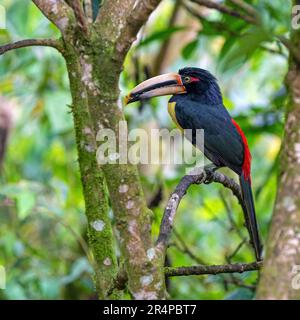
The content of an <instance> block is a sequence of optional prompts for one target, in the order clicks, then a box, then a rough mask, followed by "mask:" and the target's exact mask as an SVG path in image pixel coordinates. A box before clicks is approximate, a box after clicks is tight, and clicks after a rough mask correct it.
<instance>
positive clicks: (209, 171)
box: [203, 163, 218, 184]
mask: <svg viewBox="0 0 300 320" xmlns="http://www.w3.org/2000/svg"><path fill="white" fill-rule="evenodd" d="M217 169H218V167H217V166H216V165H215V164H213V163H210V164H207V165H206V166H205V167H204V172H205V179H204V181H203V183H205V184H210V183H212V177H213V174H214V172H215V171H216V170H217Z"/></svg>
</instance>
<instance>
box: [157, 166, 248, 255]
mask: <svg viewBox="0 0 300 320" xmlns="http://www.w3.org/2000/svg"><path fill="white" fill-rule="evenodd" d="M197 170H199V168H197ZM203 182H209V183H210V182H216V183H220V184H222V185H223V186H224V187H226V188H228V189H230V190H231V191H232V193H233V194H234V195H235V196H236V197H237V199H238V201H239V203H240V205H241V206H242V208H243V212H245V210H246V209H245V206H244V202H243V198H242V194H241V191H240V186H239V185H238V184H237V183H236V182H235V181H234V180H233V179H230V178H228V177H227V176H225V175H224V174H222V173H219V172H213V171H211V166H210V165H209V166H206V167H204V168H203V169H202V171H201V172H198V173H197V174H189V175H186V176H184V177H183V178H182V179H181V180H180V182H179V183H178V185H177V186H176V188H175V190H174V192H173V193H172V194H171V196H170V198H169V201H168V203H167V206H166V209H165V212H164V215H163V218H162V222H161V225H160V232H159V236H158V240H157V243H156V246H157V248H159V249H160V250H162V251H165V250H166V248H167V245H168V240H169V238H170V235H171V230H172V226H173V222H174V218H175V214H176V211H177V208H178V206H179V203H180V201H181V199H182V197H183V196H184V195H185V194H186V192H187V189H188V188H189V187H190V185H192V184H201V183H203ZM245 216H246V215H245ZM247 225H248V223H247Z"/></svg>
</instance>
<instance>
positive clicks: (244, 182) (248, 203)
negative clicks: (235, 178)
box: [240, 174, 262, 261]
mask: <svg viewBox="0 0 300 320" xmlns="http://www.w3.org/2000/svg"><path fill="white" fill-rule="evenodd" d="M240 185H241V189H242V196H243V199H244V203H245V208H244V213H245V219H246V225H247V228H248V231H249V235H250V239H251V242H252V245H253V248H254V251H255V256H256V259H257V260H258V261H259V260H261V251H262V245H261V242H260V238H259V232H258V226H257V221H256V215H255V207H254V201H253V194H252V189H251V179H250V178H248V179H246V178H245V177H244V174H242V175H241V176H240Z"/></svg>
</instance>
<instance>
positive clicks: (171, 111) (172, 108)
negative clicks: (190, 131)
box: [168, 102, 183, 130]
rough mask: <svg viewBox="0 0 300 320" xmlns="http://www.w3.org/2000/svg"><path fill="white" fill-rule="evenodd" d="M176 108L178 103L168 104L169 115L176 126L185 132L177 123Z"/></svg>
mask: <svg viewBox="0 0 300 320" xmlns="http://www.w3.org/2000/svg"><path fill="white" fill-rule="evenodd" d="M175 106H176V102H169V103H168V112H169V115H170V116H171V118H172V120H173V121H174V122H175V124H176V126H177V127H178V128H179V129H180V130H183V128H182V127H181V126H180V125H179V123H178V122H177V119H176V114H175Z"/></svg>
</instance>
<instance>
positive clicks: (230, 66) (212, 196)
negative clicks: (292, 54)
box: [0, 0, 290, 299]
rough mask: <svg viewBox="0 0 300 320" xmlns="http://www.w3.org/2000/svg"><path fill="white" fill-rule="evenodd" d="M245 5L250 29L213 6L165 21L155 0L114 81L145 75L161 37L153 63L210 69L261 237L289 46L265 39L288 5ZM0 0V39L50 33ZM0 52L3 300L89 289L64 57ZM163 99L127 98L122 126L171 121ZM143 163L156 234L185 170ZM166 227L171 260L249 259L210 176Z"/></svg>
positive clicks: (238, 219) (235, 287) (31, 12)
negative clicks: (242, 153)
mask: <svg viewBox="0 0 300 320" xmlns="http://www.w3.org/2000/svg"><path fill="white" fill-rule="evenodd" d="M248 2H250V3H253V5H254V6H255V7H256V8H257V9H258V11H259V13H260V15H261V20H262V25H261V26H259V27H258V26H255V27H254V26H249V24H247V23H245V22H244V21H241V20H238V19H236V18H234V17H230V16H225V15H222V14H220V13H218V12H216V11H209V12H207V11H205V12H204V13H203V15H204V18H202V19H200V20H199V18H196V17H195V16H193V15H191V14H190V13H187V11H186V10H185V9H184V8H179V12H178V13H177V19H176V21H175V23H174V22H173V24H172V25H170V17H171V16H172V14H173V13H174V1H172V0H165V1H163V3H162V4H161V6H160V7H159V9H158V10H157V11H156V12H155V13H154V14H153V15H152V16H151V19H150V20H149V22H148V24H147V26H146V27H144V28H143V29H142V31H141V33H140V35H139V38H138V40H137V42H136V43H135V45H134V46H133V48H132V49H131V51H130V53H129V55H128V57H127V59H126V62H125V68H124V72H123V75H122V78H121V81H120V85H121V89H122V94H123V95H124V94H125V93H126V92H127V91H128V90H129V89H130V88H132V87H133V86H134V85H135V84H136V82H139V81H142V80H144V79H145V78H146V77H147V76H149V74H150V75H151V72H152V67H153V64H154V63H155V61H156V60H157V59H156V57H157V55H158V53H159V52H160V51H161V48H162V46H163V45H165V44H166V43H168V50H167V51H166V52H165V53H164V56H163V59H160V60H162V61H160V62H161V64H162V66H161V69H162V70H161V71H163V72H167V71H177V70H178V69H179V68H181V67H184V66H187V65H189V66H199V67H202V68H206V69H208V70H210V71H211V72H212V73H214V74H216V76H217V78H218V79H219V83H220V86H221V88H222V91H223V95H224V103H225V105H226V106H227V107H228V109H229V110H230V113H231V114H232V115H233V116H234V118H235V119H236V121H237V122H238V123H239V124H240V125H241V127H242V128H243V130H244V131H245V134H246V136H247V137H248V140H249V144H250V148H251V151H252V157H253V165H252V171H253V187H254V192H255V198H256V207H257V213H258V220H259V224H260V226H261V232H262V235H263V238H264V239H265V238H266V234H267V229H268V224H269V221H270V216H271V213H272V207H273V202H274V198H275V193H276V172H277V158H278V152H279V147H280V141H281V136H282V130H283V114H284V100H285V97H286V94H285V88H284V86H283V80H284V76H285V73H286V69H287V52H286V50H285V48H283V47H282V45H280V44H279V43H278V42H277V41H276V39H275V38H274V36H276V35H285V34H286V33H287V32H288V28H289V23H290V20H289V19H290V18H289V12H290V10H289V9H290V8H288V6H283V5H282V3H281V1H279V0H276V1H272V2H270V1H267V0H263V1H248ZM1 4H3V5H4V7H5V8H6V10H7V30H1V31H0V44H4V43H7V42H11V41H14V40H19V39H23V38H35V37H37V38H43V37H58V36H59V33H58V31H57V30H56V28H55V27H54V26H53V25H51V24H50V23H49V22H48V21H47V20H46V19H45V18H44V17H43V16H42V14H41V13H40V12H39V11H38V9H37V8H36V7H35V6H34V5H33V4H32V3H31V1H27V0H26V1H24V0H4V1H2V2H1ZM228 4H229V1H228ZM0 59H1V60H0V90H1V91H0V97H4V99H5V101H7V103H9V105H10V106H11V107H10V111H11V117H12V118H13V126H12V128H11V132H10V137H9V142H8V148H7V153H6V158H5V162H4V165H3V169H2V171H1V176H0V179H1V180H0V181H1V184H0V265H3V266H5V268H6V272H7V284H6V289H5V290H0V298H2V299H13V298H16V299H39V298H44V299H65V298H75V299H90V298H94V296H95V293H94V291H93V282H92V274H93V272H92V268H91V266H90V265H89V262H88V259H87V254H86V253H87V252H86V248H85V243H86V219H85V216H84V202H83V198H82V189H81V184H80V179H79V178H80V177H79V169H78V163H77V155H76V146H75V139H74V132H73V122H72V115H71V114H70V112H69V108H68V104H70V103H71V97H70V93H69V86H68V79H67V73H66V68H65V65H64V61H63V59H62V57H61V56H60V55H59V54H58V53H57V52H55V51H54V50H53V49H50V48H39V47H34V48H28V49H20V50H17V51H14V52H10V53H7V54H6V55H4V56H1V58H0ZM167 99H168V98H159V99H154V100H153V101H151V102H147V103H144V104H143V105H140V106H139V108H137V107H136V108H135V107H134V106H132V107H128V108H127V109H126V112H125V114H126V118H127V120H128V122H129V127H130V128H135V127H149V125H151V126H152V127H153V126H154V127H157V128H163V127H167V128H173V127H174V124H173V123H172V122H171V119H170V118H169V116H168V113H167V108H166V104H167ZM0 108H1V106H0ZM140 171H141V175H142V182H143V186H144V190H145V194H146V196H147V200H148V201H149V202H150V201H151V200H154V198H155V195H156V198H157V199H156V200H157V201H153V203H154V202H156V203H155V205H154V208H153V211H154V225H153V234H154V236H156V235H157V232H158V228H159V223H160V219H161V215H162V212H163V208H164V205H165V203H166V201H167V198H168V195H169V193H170V192H171V191H172V190H173V189H174V187H175V186H176V184H177V183H178V181H179V179H180V177H182V176H183V175H184V174H185V167H184V166H176V167H175V166H174V167H167V166H153V167H145V166H143V167H141V168H140ZM225 172H226V173H227V174H229V175H231V176H234V175H233V174H232V173H230V172H229V171H228V170H227V171H226V170H225ZM160 189H161V190H162V192H161V193H160V192H159V191H160ZM175 230H176V234H175V235H173V237H172V239H171V245H170V248H169V251H168V260H169V263H170V264H171V265H172V266H182V265H192V264H196V263H199V261H200V262H204V263H207V264H218V263H226V262H227V261H229V260H230V261H232V262H250V261H252V260H253V254H252V250H251V248H250V247H249V245H247V244H246V243H244V244H243V245H242V246H241V248H240V250H238V252H237V253H236V254H235V255H234V257H232V258H231V259H230V256H231V255H232V253H234V251H235V249H236V248H237V247H238V246H239V244H240V243H241V242H243V241H244V238H247V236H248V235H247V232H246V229H245V228H244V227H243V215H242V212H241V209H240V207H239V206H238V204H237V201H236V200H235V199H234V198H233V197H232V195H231V193H230V192H229V191H227V190H224V189H223V188H222V187H220V186H218V185H216V184H212V185H202V186H192V187H191V188H190V190H189V192H188V194H187V196H186V197H185V198H184V199H183V201H182V202H181V205H180V208H179V210H178V215H177V217H176V224H175ZM186 247H187V248H188V250H186ZM187 251H191V252H192V253H193V254H194V255H195V256H196V257H197V258H196V259H195V258H192V255H191V252H187ZM256 280H257V273H256V272H253V273H247V274H242V275H234V276H230V275H219V276H203V277H195V276H193V277H182V278H171V279H170V281H169V292H170V295H171V297H172V298H173V299H187V298H190V299H251V298H252V297H253V286H254V285H255V283H256Z"/></svg>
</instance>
